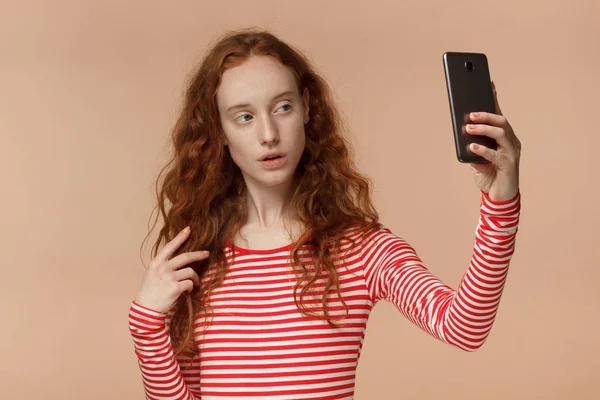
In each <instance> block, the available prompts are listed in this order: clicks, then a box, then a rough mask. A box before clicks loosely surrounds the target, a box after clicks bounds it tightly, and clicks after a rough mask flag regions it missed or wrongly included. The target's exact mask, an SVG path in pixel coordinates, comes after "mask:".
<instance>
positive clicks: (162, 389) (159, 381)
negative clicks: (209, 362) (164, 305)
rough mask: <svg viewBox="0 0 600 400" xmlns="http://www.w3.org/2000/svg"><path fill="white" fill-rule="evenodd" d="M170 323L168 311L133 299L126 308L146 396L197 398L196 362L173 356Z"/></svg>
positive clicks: (198, 383) (197, 365)
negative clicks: (150, 307)
mask: <svg viewBox="0 0 600 400" xmlns="http://www.w3.org/2000/svg"><path fill="white" fill-rule="evenodd" d="M169 323H170V315H169V314H166V313H161V312H158V311H154V310H151V309H149V308H147V307H144V306H142V305H140V304H138V303H136V302H135V301H134V302H133V303H132V304H131V307H130V308H129V330H130V333H131V336H132V338H133V342H134V347H135V354H136V355H137V358H138V365H139V367H140V370H141V373H142V379H143V384H144V389H145V393H146V399H152V400H154V399H179V400H194V399H200V366H199V361H198V359H184V358H175V357H174V353H173V347H172V345H171V340H170V336H169V332H168V326H169Z"/></svg>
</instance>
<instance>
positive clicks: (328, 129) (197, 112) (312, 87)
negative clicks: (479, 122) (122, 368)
mask: <svg viewBox="0 0 600 400" xmlns="http://www.w3.org/2000/svg"><path fill="white" fill-rule="evenodd" d="M252 55H266V56H271V57H273V58H274V59H276V60H278V61H279V62H281V63H282V64H283V65H285V66H287V67H288V68H290V70H291V71H292V72H293V73H294V75H295V78H296V82H297V84H298V89H299V90H300V93H302V91H303V90H304V88H307V89H308V92H309V94H310V100H309V101H310V103H309V109H310V110H309V116H310V121H309V122H308V124H307V125H306V126H305V135H306V146H305V149H304V153H303V155H302V157H301V159H300V162H299V165H298V166H297V169H296V172H295V175H294V179H295V186H294V193H293V198H292V202H291V207H292V208H291V209H293V210H295V211H296V214H297V215H298V216H299V218H300V220H301V222H302V223H303V224H304V226H305V230H304V232H303V234H302V235H301V236H300V238H298V239H297V240H296V241H295V242H294V245H293V246H292V250H291V254H290V263H291V264H292V265H293V266H294V270H295V271H296V277H297V282H296V285H295V290H294V300H295V304H296V306H297V307H298V309H299V310H300V311H301V312H302V313H303V314H304V315H307V314H314V312H312V311H310V310H308V308H307V305H306V304H304V302H303V298H304V295H305V294H307V293H310V291H311V286H312V285H314V283H315V282H316V281H317V280H318V279H320V278H324V279H325V282H326V283H325V288H324V290H323V292H322V309H323V310H324V318H326V320H327V321H328V323H329V324H331V325H335V323H333V321H332V318H331V317H330V315H329V313H328V311H327V293H330V291H331V290H335V292H336V293H337V296H338V299H340V301H341V302H342V304H343V306H344V308H345V309H346V312H347V311H348V308H347V306H346V303H345V302H344V300H343V299H342V296H341V294H340V290H339V282H338V274H337V271H336V267H335V265H334V263H333V259H332V256H333V255H334V254H332V248H333V249H334V251H333V252H334V253H336V252H337V251H336V250H335V249H338V248H339V246H340V243H341V241H342V239H344V235H345V233H346V232H347V230H348V229H349V228H351V227H353V228H354V227H358V228H363V229H369V228H374V227H375V226H376V225H377V224H378V219H379V217H378V214H377V211H376V210H375V208H374V207H373V204H372V201H371V197H370V193H371V182H370V181H369V180H368V178H366V177H365V176H363V175H361V174H360V173H359V172H357V170H356V168H355V167H354V164H353V161H352V157H351V154H350V146H349V144H348V142H347V140H346V139H345V137H344V135H343V131H344V129H342V126H343V123H342V120H341V118H340V115H339V113H338V111H337V110H336V108H335V107H334V105H333V101H332V96H331V93H330V90H329V88H328V85H327V83H326V82H325V81H324V80H323V78H321V77H320V76H319V75H318V74H317V73H316V72H315V71H314V69H313V68H312V67H311V65H310V64H309V62H308V60H307V59H306V57H305V56H304V55H302V54H301V53H300V52H299V51H298V50H295V49H294V48H292V47H291V46H290V45H288V44H286V43H284V42H283V41H281V40H280V39H278V38H277V37H276V36H274V35H273V34H272V33H270V32H268V31H264V30H255V29H246V30H241V31H233V32H228V33H226V34H225V35H224V36H222V37H220V38H218V40H217V42H216V43H215V44H213V46H212V47H211V48H210V49H209V51H208V52H207V54H206V56H205V57H204V59H203V61H202V63H201V64H200V66H199V68H198V69H197V71H196V72H195V73H194V74H193V76H192V77H191V80H190V82H189V86H188V88H187V92H186V96H185V102H184V104H183V109H182V111H181V114H180V116H179V119H178V121H177V123H176V124H175V126H174V129H173V132H172V144H173V148H174V154H173V157H172V158H171V160H170V161H169V162H168V163H167V165H166V166H164V168H163V169H162V170H161V171H160V173H159V175H158V178H157V180H156V197H157V200H158V204H157V205H156V207H155V208H154V210H153V213H154V211H155V210H156V209H157V208H159V209H160V215H161V216H162V218H163V220H164V227H163V228H162V229H161V230H160V232H159V236H158V238H157V240H156V242H155V243H154V246H153V248H152V257H153V258H154V257H156V255H157V253H158V251H159V248H160V247H161V246H162V245H164V244H165V243H167V242H168V241H170V240H171V239H172V238H173V237H174V236H175V235H177V233H178V232H179V231H181V230H182V229H183V228H184V227H185V226H187V225H190V226H191V233H190V236H189V238H188V239H187V240H186V242H185V243H184V244H183V245H182V246H181V247H180V248H179V249H178V250H177V252H176V254H174V256H175V255H177V254H181V253H184V252H190V251H196V250H209V251H210V257H209V258H208V259H207V260H204V261H200V262H194V263H192V264H189V266H190V267H192V268H194V270H195V271H196V272H197V273H198V275H199V276H200V279H202V278H203V277H204V276H205V273H206V271H207V268H208V266H209V265H213V266H214V267H215V268H216V269H215V271H216V273H215V274H211V275H212V278H211V279H210V282H209V283H208V284H205V285H203V287H202V288H196V287H195V288H194V290H193V291H192V292H191V293H188V292H184V293H183V294H182V295H181V296H180V297H179V299H178V300H177V301H176V302H175V304H174V305H173V306H172V308H171V309H170V313H171V321H170V325H169V330H170V336H171V342H172V344H173V348H174V352H175V354H176V355H178V354H181V355H183V356H190V357H191V356H194V355H196V354H197V353H198V349H197V347H196V346H195V343H194V316H195V315H196V314H197V313H198V312H200V311H208V310H210V305H209V304H208V301H206V299H208V298H209V296H210V294H211V292H212V291H213V290H214V289H216V288H217V287H219V285H220V284H221V283H222V282H223V280H224V277H225V274H226V271H227V259H226V256H225V247H226V245H227V243H229V242H231V243H232V242H233V237H234V235H235V234H236V233H237V232H238V231H239V229H240V228H241V227H242V226H243V225H244V224H245V222H246V219H247V210H246V202H245V201H244V196H245V193H246V187H245V183H244V179H243V177H242V174H241V171H240V169H239V168H238V167H237V166H236V164H235V163H234V162H233V160H232V158H231V156H230V154H229V151H228V149H227V147H225V142H224V133H223V130H222V127H221V122H220V118H219V112H218V110H217V104H216V92H217V89H218V87H219V83H220V82H221V78H222V76H223V72H224V71H225V70H227V69H228V68H232V67H234V66H237V65H240V64H241V63H243V62H244V61H245V60H246V59H248V57H250V56H252ZM163 175H164V180H163V181H162V185H161V177H163ZM157 219H158V214H157ZM154 226H156V220H155V222H154V225H153V226H152V228H151V229H150V232H151V231H152V230H153V229H154ZM150 232H149V233H148V236H149V235H150ZM148 236H146V239H147V238H148ZM146 239H144V241H145V240H146ZM300 249H303V251H304V249H309V250H310V253H309V254H311V255H312V266H311V268H307V267H306V266H305V265H304V263H303V262H302V261H301V260H300V257H299V254H298V252H299V250H300ZM300 288H301V290H300V293H298V290H299V289H300ZM313 292H315V291H313ZM318 293H319V294H320V293H321V292H318ZM298 295H299V296H298ZM298 297H299V298H298Z"/></svg>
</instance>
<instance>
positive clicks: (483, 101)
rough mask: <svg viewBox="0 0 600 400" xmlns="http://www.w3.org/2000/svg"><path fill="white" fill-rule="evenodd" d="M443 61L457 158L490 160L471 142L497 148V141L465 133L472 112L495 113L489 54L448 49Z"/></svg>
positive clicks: (465, 161)
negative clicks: (476, 152) (474, 147)
mask: <svg viewBox="0 0 600 400" xmlns="http://www.w3.org/2000/svg"><path fill="white" fill-rule="evenodd" d="M443 61H444V73H445V76H446V87H447V89H448V100H449V103H450V114H451V116H452V126H453V130H454V144H455V147H456V156H457V158H458V161H460V162H464V163H487V162H488V161H487V160H486V159H484V158H483V157H480V156H478V155H476V154H473V153H472V152H471V151H470V150H469V145H470V144H471V143H479V144H481V145H484V146H486V147H489V148H492V149H494V150H495V149H497V143H496V141H495V140H494V139H492V138H490V137H487V136H481V135H470V134H468V133H467V132H466V124H468V123H470V122H471V119H470V118H469V115H470V113H471V112H475V111H485V112H490V113H495V112H496V107H495V102H494V92H493V89H492V83H491V79H490V72H489V67H488V61H487V57H486V55H485V54H483V53H460V52H446V53H444V55H443Z"/></svg>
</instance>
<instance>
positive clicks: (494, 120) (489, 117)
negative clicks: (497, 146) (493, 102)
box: [469, 111, 510, 129]
mask: <svg viewBox="0 0 600 400" xmlns="http://www.w3.org/2000/svg"><path fill="white" fill-rule="evenodd" d="M469 117H470V119H471V122H472V123H474V124H487V125H492V126H497V127H500V128H505V129H506V128H509V127H510V125H509V123H508V120H507V119H506V117H504V116H503V115H498V114H493V113H488V112H485V111H480V112H472V113H471V114H470V115H469Z"/></svg>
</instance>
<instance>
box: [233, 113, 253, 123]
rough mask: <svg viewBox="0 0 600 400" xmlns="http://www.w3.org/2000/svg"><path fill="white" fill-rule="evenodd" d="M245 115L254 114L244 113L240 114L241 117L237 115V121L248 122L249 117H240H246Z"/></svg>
mask: <svg viewBox="0 0 600 400" xmlns="http://www.w3.org/2000/svg"><path fill="white" fill-rule="evenodd" d="M244 117H252V116H251V115H250V114H243V115H240V116H239V117H237V118H236V119H235V120H236V121H237V122H248V121H250V120H249V119H240V118H244Z"/></svg>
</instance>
